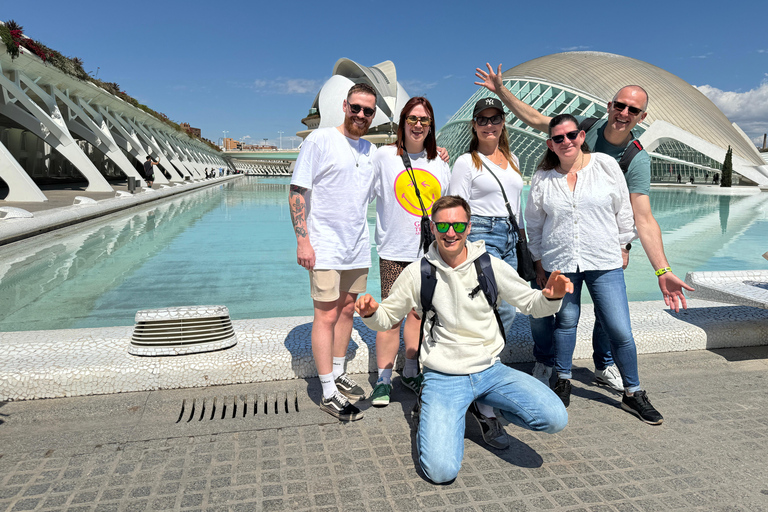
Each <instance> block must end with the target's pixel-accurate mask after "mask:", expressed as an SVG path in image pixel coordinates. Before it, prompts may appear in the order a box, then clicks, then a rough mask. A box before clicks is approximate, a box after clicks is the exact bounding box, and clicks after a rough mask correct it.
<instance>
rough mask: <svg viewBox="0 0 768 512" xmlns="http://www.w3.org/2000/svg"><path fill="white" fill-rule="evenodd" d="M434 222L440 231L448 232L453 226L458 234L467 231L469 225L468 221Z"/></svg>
mask: <svg viewBox="0 0 768 512" xmlns="http://www.w3.org/2000/svg"><path fill="white" fill-rule="evenodd" d="M434 224H435V227H436V228H437V232H438V233H447V232H448V230H449V229H451V226H453V230H454V231H455V232H456V233H458V234H461V233H463V232H465V231H466V230H467V226H468V225H469V223H468V222H435V223H434Z"/></svg>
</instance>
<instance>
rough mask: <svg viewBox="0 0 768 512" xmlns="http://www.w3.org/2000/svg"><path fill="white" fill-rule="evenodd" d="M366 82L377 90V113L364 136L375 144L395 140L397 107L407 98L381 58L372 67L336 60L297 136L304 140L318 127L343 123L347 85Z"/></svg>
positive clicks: (390, 62) (390, 63)
mask: <svg viewBox="0 0 768 512" xmlns="http://www.w3.org/2000/svg"><path fill="white" fill-rule="evenodd" d="M356 83H366V84H368V85H370V86H371V87H373V88H374V89H375V90H376V94H377V95H378V97H377V101H376V115H375V116H374V118H373V122H372V123H371V127H370V129H369V130H368V135H366V136H365V139H367V140H369V141H371V142H373V143H374V144H376V145H382V144H388V143H389V142H392V141H394V137H395V134H396V133H397V121H398V120H399V119H400V110H401V109H402V108H403V105H405V102H406V101H408V100H409V99H410V96H408V93H406V92H405V89H403V87H402V86H401V85H400V84H399V83H398V82H397V71H396V70H395V65H394V64H393V63H392V61H389V60H388V61H384V62H382V63H380V64H376V65H375V66H372V67H366V66H361V65H360V64H358V63H357V62H354V61H351V60H349V59H339V60H338V61H336V64H335V65H334V66H333V76H331V78H329V79H328V81H327V82H325V84H323V87H322V88H321V89H320V92H318V93H317V96H316V97H315V101H314V102H312V106H311V107H310V109H309V113H308V115H307V117H305V118H304V119H302V120H301V122H302V123H303V124H304V125H305V126H306V127H307V129H306V130H303V131H300V132H297V133H296V135H298V136H299V137H301V138H302V139H305V138H306V137H307V135H309V134H310V133H312V131H313V130H315V129H317V128H325V127H336V126H340V125H341V124H342V123H343V122H344V111H343V110H342V104H343V101H344V100H345V99H346V98H347V92H348V91H349V89H350V87H352V86H353V85H354V84H356Z"/></svg>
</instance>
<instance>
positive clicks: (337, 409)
mask: <svg viewBox="0 0 768 512" xmlns="http://www.w3.org/2000/svg"><path fill="white" fill-rule="evenodd" d="M320 409H322V410H323V411H325V412H327V413H328V414H330V415H331V416H335V417H337V418H339V420H340V421H356V420H359V419H360V418H362V417H363V413H362V412H361V411H360V409H358V408H357V407H355V406H354V405H352V404H351V403H349V400H347V397H345V396H344V395H342V394H341V393H334V394H333V396H331V398H325V397H323V398H321V399H320Z"/></svg>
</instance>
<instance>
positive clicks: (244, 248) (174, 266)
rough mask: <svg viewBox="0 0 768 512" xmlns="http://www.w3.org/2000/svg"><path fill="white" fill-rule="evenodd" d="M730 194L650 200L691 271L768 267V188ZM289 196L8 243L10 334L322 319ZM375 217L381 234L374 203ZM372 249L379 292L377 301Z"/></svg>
mask: <svg viewBox="0 0 768 512" xmlns="http://www.w3.org/2000/svg"><path fill="white" fill-rule="evenodd" d="M708 192H713V193H708ZM719 192H720V190H719V189H716V188H712V189H705V190H701V189H699V190H698V191H695V190H690V189H671V190H653V191H652V193H651V203H652V206H653V210H654V213H655V215H656V218H657V219H658V221H659V224H660V225H661V227H662V230H663V232H664V242H665V246H666V252H667V255H668V257H669V259H670V262H671V266H672V268H673V269H674V270H675V272H676V273H677V274H678V275H680V276H684V275H685V273H686V272H687V271H693V270H739V269H765V268H768V261H766V260H764V259H763V258H762V257H761V254H762V253H764V252H765V251H766V250H768V242H767V241H768V193H761V194H752V195H743V196H742V195H734V196H723V195H718V194H717V193H719ZM287 197H288V179H287V178H273V179H266V178H255V177H246V178H242V179H239V180H236V181H235V182H234V183H232V182H230V183H227V184H224V185H221V186H218V187H214V188H210V189H206V190H202V191H199V192H194V193H191V194H189V195H186V196H185V197H182V198H179V199H176V200H174V201H172V202H168V203H165V204H162V205H154V206H150V207H148V208H145V209H143V210H138V211H134V212H130V213H125V214H120V215H118V216H112V217H110V218H109V219H102V220H100V221H98V222H96V223H91V224H88V225H87V226H79V227H73V228H68V229H66V230H62V231H60V232H56V233H55V234H51V235H48V236H45V237H42V238H43V240H41V241H25V242H20V243H17V244H12V245H9V246H4V247H0V331H18V330H38V329H66V328H79V327H106V326H117V325H132V324H133V322H134V315H135V314H136V311H137V310H139V309H147V308H156V307H166V306H183V305H194V304H223V305H226V306H227V307H228V308H229V310H230V313H231V315H232V317H233V318H235V319H244V318H265V317H274V316H294V315H311V314H312V301H311V300H310V298H309V280H308V277H307V273H306V271H305V270H304V269H302V268H301V267H299V266H298V265H297V264H296V253H295V250H296V241H295V237H294V235H293V232H292V229H291V221H290V215H289V211H288V207H287ZM368 213H369V224H370V227H371V233H373V229H374V216H375V208H374V206H373V205H372V206H371V207H370V208H369V210H368ZM637 245H638V247H637V248H636V249H632V254H631V260H630V266H629V268H628V270H627V274H626V275H627V287H628V291H629V295H630V300H652V299H659V298H660V297H661V294H660V292H659V291H658V287H657V284H656V278H655V276H654V275H653V271H652V269H651V266H650V264H649V263H648V260H647V258H646V257H645V254H644V253H643V251H642V249H640V247H639V243H638V244H637ZM372 253H373V261H374V267H373V269H372V270H371V273H370V279H369V291H370V293H372V294H373V295H374V296H376V297H378V295H379V293H380V290H379V280H378V258H377V256H376V254H375V248H372ZM585 299H587V297H585Z"/></svg>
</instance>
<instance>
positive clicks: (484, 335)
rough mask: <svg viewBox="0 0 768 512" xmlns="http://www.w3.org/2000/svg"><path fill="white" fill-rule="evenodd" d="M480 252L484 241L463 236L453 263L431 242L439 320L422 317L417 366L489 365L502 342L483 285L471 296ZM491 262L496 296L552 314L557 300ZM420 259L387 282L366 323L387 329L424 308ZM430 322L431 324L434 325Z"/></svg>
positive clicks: (464, 371)
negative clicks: (463, 246)
mask: <svg viewBox="0 0 768 512" xmlns="http://www.w3.org/2000/svg"><path fill="white" fill-rule="evenodd" d="M484 252H485V242H484V241H482V240H479V241H477V242H467V260H466V261H465V262H464V263H462V264H461V265H459V266H457V267H456V268H451V267H450V266H449V265H448V264H447V263H445V262H444V261H443V259H442V258H441V257H440V254H439V252H438V249H437V245H436V243H433V244H432V247H430V249H429V252H428V253H427V256H426V257H427V260H428V261H429V262H430V263H432V264H433V265H434V266H435V269H436V274H437V286H436V287H435V295H434V297H433V298H432V306H433V307H434V309H435V311H437V317H438V322H437V323H436V324H435V323H433V322H432V321H431V318H430V319H429V321H427V323H426V325H425V329H424V340H423V342H422V346H421V357H420V362H421V364H422V366H424V367H426V368H430V369H432V370H437V371H439V372H443V373H448V374H451V375H468V374H470V373H477V372H480V371H483V370H485V369H486V368H489V367H490V366H491V365H493V364H494V363H495V362H496V360H497V359H498V355H499V353H500V352H501V351H502V349H503V348H504V338H503V337H502V334H501V332H500V331H499V325H498V323H497V321H496V317H495V315H494V314H493V309H491V306H490V305H489V304H488V300H487V299H486V298H485V295H484V294H483V292H482V291H480V292H478V293H476V294H475V295H474V296H472V297H470V293H471V292H472V291H473V290H474V289H475V288H477V286H478V281H477V271H476V270H475V264H474V261H475V260H476V259H477V258H478V257H479V256H480V255H481V254H483V253H484ZM491 266H492V268H493V273H494V275H495V277H496V283H497V286H498V289H499V299H504V300H505V301H507V302H508V303H509V304H511V305H513V306H516V307H517V308H518V309H519V310H520V311H521V312H522V313H524V314H526V315H533V316H534V317H537V318H539V317H544V316H549V315H553V314H555V313H556V312H557V311H558V310H559V309H560V305H561V303H562V300H548V299H547V298H546V297H544V295H543V294H542V293H541V291H540V290H534V289H531V287H530V286H529V285H528V283H526V282H525V281H523V280H522V279H521V278H520V276H518V275H517V272H516V271H515V269H514V268H512V267H511V266H510V265H508V264H507V263H505V262H503V261H501V260H500V259H498V258H495V257H494V256H491ZM420 293H421V269H420V260H419V261H415V262H413V263H411V264H410V265H408V266H407V267H406V268H405V270H403V272H402V273H401V274H400V277H398V278H397V280H396V281H395V283H394V284H393V285H392V290H391V291H390V294H389V297H387V298H386V299H385V300H384V301H383V302H382V303H381V304H380V305H379V308H378V309H377V310H376V313H374V314H373V315H371V316H370V317H368V318H363V322H365V325H367V326H368V327H370V328H371V329H374V330H376V331H386V330H388V329H391V328H392V326H393V325H395V324H396V323H397V322H399V321H400V320H402V319H403V318H404V317H405V315H406V314H407V313H408V312H409V311H410V310H411V308H415V309H416V312H417V313H418V314H419V316H421V315H422V314H423V312H422V309H421V303H420ZM433 324H434V325H433Z"/></svg>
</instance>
